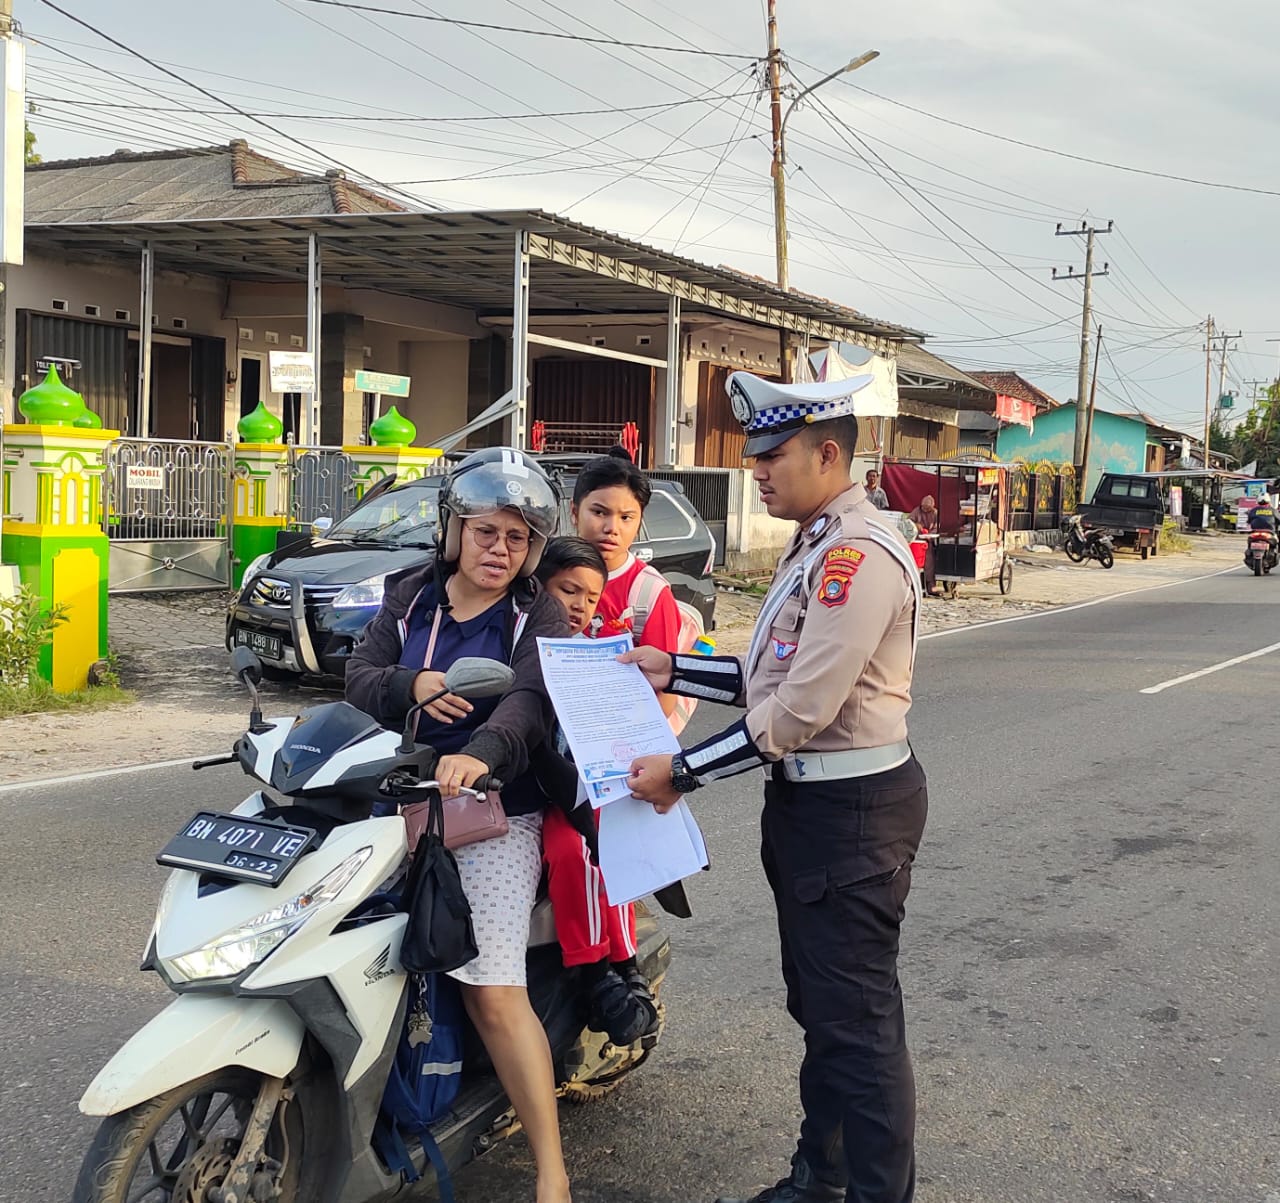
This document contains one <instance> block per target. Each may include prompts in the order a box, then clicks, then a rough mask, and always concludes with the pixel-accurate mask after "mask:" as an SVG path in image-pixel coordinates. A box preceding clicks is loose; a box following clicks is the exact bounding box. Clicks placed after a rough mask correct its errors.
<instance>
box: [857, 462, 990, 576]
mask: <svg viewBox="0 0 1280 1203" xmlns="http://www.w3.org/2000/svg"><path fill="white" fill-rule="evenodd" d="M881 486H882V487H883V488H884V491H885V494H886V495H887V496H888V498H889V506H890V508H891V509H893V510H896V511H899V512H901V513H902V514H905V515H908V516H910V514H911V512H912V511H913V510H914V509H915V508H916V507H917V506H918V505H919V504H920V502H921V501H922V500H923V499H924V498H925V497H930V496H931V497H933V499H934V500H935V502H936V503H937V506H938V528H937V531H936V532H934V535H933V538H932V542H933V552H934V576H935V578H936V579H937V582H938V584H939V585H940V586H941V588H942V591H943V593H944V594H945V595H946V596H947V597H954V596H955V592H956V588H957V586H958V585H961V584H973V583H974V582H976V581H995V582H996V583H997V584H998V585H999V587H1000V592H1001V593H1008V592H1009V590H1010V589H1011V588H1012V587H1013V560H1012V559H1010V558H1009V556H1008V555H1007V553H1006V552H1005V547H1004V530H1005V528H1004V523H1005V515H1006V514H1008V513H1009V466H1008V465H1006V464H992V463H986V462H979V463H970V462H964V461H955V460H892V459H886V460H885V463H884V472H883V473H882V474H881Z"/></svg>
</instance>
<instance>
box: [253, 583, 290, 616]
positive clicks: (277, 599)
mask: <svg viewBox="0 0 1280 1203" xmlns="http://www.w3.org/2000/svg"><path fill="white" fill-rule="evenodd" d="M292 599H293V587H292V586H291V585H290V584H289V582H288V581H278V580H275V579H274V578H273V577H269V576H260V577H258V579H257V580H256V581H254V582H253V592H252V593H250V594H249V603H250V605H254V606H272V607H275V608H276V609H285V610H287V609H288V608H289V603H290V601H291V600H292Z"/></svg>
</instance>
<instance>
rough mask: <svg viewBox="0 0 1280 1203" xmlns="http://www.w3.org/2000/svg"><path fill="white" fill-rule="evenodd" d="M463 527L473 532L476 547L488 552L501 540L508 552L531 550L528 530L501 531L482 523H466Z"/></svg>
mask: <svg viewBox="0 0 1280 1203" xmlns="http://www.w3.org/2000/svg"><path fill="white" fill-rule="evenodd" d="M463 526H464V527H466V529H467V530H469V531H470V532H471V537H472V538H473V539H474V540H475V541H476V546H477V547H480V548H483V549H484V550H486V551H487V550H488V549H489V548H490V547H492V546H493V545H494V544H495V543H497V542H498V539H499V538H501V539H502V541H503V542H504V543H505V544H506V546H507V550H508V551H527V550H528V548H529V532H528V531H527V530H508V531H500V530H499V529H498V528H497V527H496V526H489V525H487V524H485V523H480V522H464V523H463Z"/></svg>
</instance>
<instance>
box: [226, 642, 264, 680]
mask: <svg viewBox="0 0 1280 1203" xmlns="http://www.w3.org/2000/svg"><path fill="white" fill-rule="evenodd" d="M231 671H232V672H233V673H235V675H236V676H237V677H239V678H240V679H241V680H247V681H252V682H253V684H255V685H258V684H260V683H261V681H262V661H261V660H259V659H258V657H257V656H256V655H254V653H253V652H251V651H250V650H249V649H248V648H247V647H237V648H235V649H233V651H232V653H231Z"/></svg>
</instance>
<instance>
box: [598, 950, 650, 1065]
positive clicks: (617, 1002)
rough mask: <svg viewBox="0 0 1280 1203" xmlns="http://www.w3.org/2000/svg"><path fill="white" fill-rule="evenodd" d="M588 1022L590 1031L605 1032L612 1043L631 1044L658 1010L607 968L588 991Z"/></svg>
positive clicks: (643, 1033) (644, 1029) (638, 1037)
mask: <svg viewBox="0 0 1280 1203" xmlns="http://www.w3.org/2000/svg"><path fill="white" fill-rule="evenodd" d="M587 1003H588V1012H587V1026H588V1027H589V1028H590V1029H591V1030H592V1031H593V1032H604V1033H605V1034H606V1035H607V1036H608V1037H609V1039H610V1040H612V1041H613V1043H614V1044H617V1045H620V1046H623V1047H625V1046H626V1045H628V1044H634V1043H635V1042H636V1041H637V1040H639V1039H640V1037H641V1036H643V1035H645V1033H646V1032H647V1030H648V1028H649V1025H650V1022H651V1020H652V1021H656V1020H657V1012H656V1011H654V1010H653V1009H652V1004H650V1007H649V1009H647V1010H646V1008H645V1006H644V1004H643V1003H642V1002H641V1001H640V1000H639V999H638V998H636V997H635V995H634V994H632V993H631V989H630V987H628V985H627V983H626V982H624V981H623V980H622V978H620V977H619V976H618V974H617V973H616V972H615V971H614V970H612V969H610V970H609V972H608V973H606V974H605V975H604V977H602V978H601V979H600V980H599V981H598V982H596V983H595V985H594V986H592V987H591V990H590V992H589V993H588V994H587Z"/></svg>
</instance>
